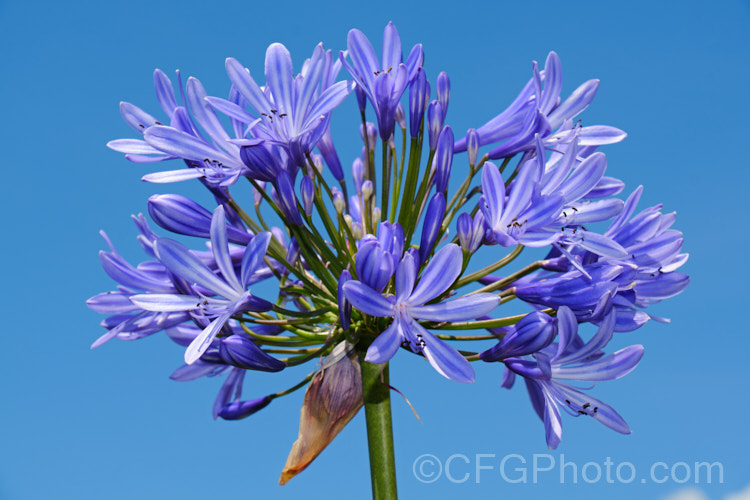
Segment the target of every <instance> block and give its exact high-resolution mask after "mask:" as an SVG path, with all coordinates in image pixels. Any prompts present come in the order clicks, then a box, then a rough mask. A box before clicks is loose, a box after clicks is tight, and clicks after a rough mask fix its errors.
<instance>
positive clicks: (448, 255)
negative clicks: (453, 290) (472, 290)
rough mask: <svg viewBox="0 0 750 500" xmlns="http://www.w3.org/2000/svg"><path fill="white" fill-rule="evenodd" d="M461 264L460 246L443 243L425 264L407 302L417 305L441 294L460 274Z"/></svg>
mask: <svg viewBox="0 0 750 500" xmlns="http://www.w3.org/2000/svg"><path fill="white" fill-rule="evenodd" d="M462 264H463V257H462V253H461V248H460V247H459V246H458V245H454V244H453V243H450V244H448V245H445V246H444V247H443V248H441V249H440V250H439V251H438V252H437V253H436V254H435V256H434V257H433V258H432V260H430V263H429V264H427V267H426V268H425V270H424V272H423V273H422V277H421V278H420V280H419V284H418V285H417V286H416V288H415V289H414V293H412V294H411V296H410V297H409V300H408V303H409V304H410V305H413V306H419V305H422V304H425V303H427V302H429V301H431V300H432V299H434V298H435V297H437V296H439V295H442V294H443V292H445V291H446V290H447V289H448V287H450V286H451V285H452V284H453V282H454V281H456V278H458V276H459V274H461V268H462Z"/></svg>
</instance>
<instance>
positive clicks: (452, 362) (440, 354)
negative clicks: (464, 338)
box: [408, 320, 475, 384]
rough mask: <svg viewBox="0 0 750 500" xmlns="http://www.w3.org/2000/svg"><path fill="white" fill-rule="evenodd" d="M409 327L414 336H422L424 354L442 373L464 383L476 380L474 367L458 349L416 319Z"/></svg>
mask: <svg viewBox="0 0 750 500" xmlns="http://www.w3.org/2000/svg"><path fill="white" fill-rule="evenodd" d="M408 328H409V329H410V330H411V333H412V335H413V336H416V335H421V336H422V340H423V342H424V345H423V346H422V351H423V353H424V356H425V358H426V359H427V361H429V363H430V364H431V365H432V367H433V368H435V370H437V372H438V373H439V374H440V375H442V376H444V377H445V378H449V379H451V380H454V381H456V382H461V383H462V384H471V383H473V382H474V378H475V375H474V369H473V368H472V367H471V364H470V363H469V362H468V361H466V358H464V357H463V356H462V355H461V354H460V353H459V352H458V351H456V350H455V349H453V348H452V347H450V346H449V345H448V344H446V343H445V342H443V341H442V340H440V339H438V338H437V337H435V336H434V335H433V334H431V333H430V332H428V331H427V330H425V329H424V328H422V326H421V325H420V324H419V323H417V322H416V321H414V320H412V321H411V322H410V324H409V326H408Z"/></svg>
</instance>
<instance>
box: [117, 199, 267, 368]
mask: <svg viewBox="0 0 750 500" xmlns="http://www.w3.org/2000/svg"><path fill="white" fill-rule="evenodd" d="M270 240H271V233H268V232H264V233H260V234H258V235H256V236H255V237H254V238H253V239H252V240H251V241H250V243H249V244H248V245H247V247H246V249H245V251H244V254H243V257H242V266H241V270H240V277H239V278H238V277H237V273H236V271H235V268H234V264H233V262H232V259H231V257H230V253H229V243H228V240H227V228H226V222H225V219H224V208H223V207H222V206H219V207H218V208H217V209H216V210H215V211H214V215H213V219H212V221H211V249H212V251H213V254H214V257H215V260H216V265H217V266H218V268H219V270H220V273H221V276H222V277H221V278H220V277H219V276H217V275H216V274H215V273H214V272H213V271H212V270H211V269H209V268H208V267H207V266H206V264H204V263H203V262H202V261H201V260H199V259H198V258H197V257H196V256H195V255H193V254H191V253H190V251H189V250H188V249H187V248H185V247H184V246H183V245H182V244H180V243H178V242H176V241H174V240H170V239H167V238H160V239H158V240H156V243H155V249H156V252H157V255H158V257H159V261H160V262H161V263H162V264H163V265H164V267H166V268H167V269H168V270H169V271H170V272H171V273H173V274H174V275H175V276H178V277H179V278H181V279H183V280H185V282H187V283H188V284H189V285H192V284H197V285H198V286H200V287H202V288H203V289H205V290H207V291H208V292H209V293H210V294H211V295H212V296H205V295H204V296H197V295H185V294H158V293H148V294H138V295H134V296H132V297H130V300H131V301H132V302H133V303H134V304H136V305H137V306H139V307H141V308H143V309H145V310H147V311H157V312H176V311H193V312H194V314H198V315H200V316H203V317H206V318H210V319H211V322H210V323H209V324H208V325H207V326H206V327H205V328H204V329H203V331H202V332H201V333H200V335H198V336H197V337H196V338H195V340H193V342H192V343H191V344H190V345H189V346H188V348H187V350H186V351H185V362H186V363H187V364H192V363H194V362H195V361H196V360H197V359H198V358H200V357H201V356H202V355H203V353H204V352H206V350H207V349H208V348H209V346H210V345H211V342H212V341H213V339H214V338H215V337H216V335H217V334H218V333H219V331H220V330H221V329H222V328H223V327H224V325H226V323H227V321H228V320H229V318H230V317H231V316H233V315H235V314H237V313H241V312H243V311H255V312H260V311H268V310H270V309H271V307H272V305H271V303H269V302H267V301H265V300H263V299H260V298H258V297H255V296H253V295H252V294H251V293H250V291H249V290H247V286H248V285H249V284H251V283H252V282H253V275H254V274H255V273H256V272H257V271H259V270H260V269H261V267H262V266H264V263H263V259H264V257H265V254H266V250H267V248H268V244H269V242H270Z"/></svg>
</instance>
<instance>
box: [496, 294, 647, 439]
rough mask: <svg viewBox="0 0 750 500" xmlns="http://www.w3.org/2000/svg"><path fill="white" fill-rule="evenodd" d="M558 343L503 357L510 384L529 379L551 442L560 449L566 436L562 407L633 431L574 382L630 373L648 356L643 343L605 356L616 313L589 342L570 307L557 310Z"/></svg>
mask: <svg viewBox="0 0 750 500" xmlns="http://www.w3.org/2000/svg"><path fill="white" fill-rule="evenodd" d="M555 321H556V323H557V342H555V343H553V344H550V345H549V346H548V347H545V348H544V349H541V350H539V351H538V352H536V353H535V354H534V356H533V359H532V358H529V357H512V358H506V359H505V360H504V361H503V362H504V363H505V366H506V367H507V368H508V371H506V375H505V379H504V381H503V386H504V387H511V386H512V385H513V381H514V379H515V375H520V376H522V377H523V378H524V381H525V382H526V388H527V389H528V391H529V397H530V398H531V403H532V405H533V407H534V410H535V411H536V412H537V414H538V415H539V418H541V419H542V420H543V421H544V427H545V431H546V436H547V445H548V446H549V447H550V448H551V449H555V448H557V445H558V444H560V440H561V439H562V422H561V418H560V408H563V409H564V410H565V411H566V412H567V413H569V414H571V415H573V416H575V417H579V416H584V415H585V416H590V417H592V418H593V419H594V420H597V421H598V422H600V423H601V424H603V425H605V426H607V427H609V428H610V429H612V430H614V431H617V432H619V433H622V434H630V428H629V427H628V425H627V423H625V420H623V418H622V417H621V416H620V415H619V414H618V413H617V412H616V411H615V410H614V409H613V408H612V407H611V406H609V405H607V404H606V403H603V402H602V401H600V400H598V399H596V398H593V397H591V396H589V395H588V394H586V393H584V391H585V390H586V389H582V388H580V387H577V386H574V385H572V384H571V383H569V381H574V382H575V381H578V382H599V381H604V380H614V379H618V378H620V377H624V376H625V375H627V374H628V373H630V372H631V371H632V370H633V369H634V368H635V367H636V365H637V364H638V362H639V361H640V359H641V357H642V356H643V346H641V345H633V346H630V347H626V348H625V349H621V350H619V351H617V352H615V353H613V354H610V355H608V356H604V353H603V352H602V349H603V348H604V347H605V346H606V345H607V343H608V342H609V340H610V339H611V338H612V334H613V332H614V326H615V314H614V313H610V314H609V315H607V317H606V318H605V319H604V320H603V321H602V323H601V325H600V326H599V330H598V331H597V333H596V334H595V335H594V336H593V337H592V338H591V340H589V341H588V342H585V343H584V342H583V341H581V339H580V337H579V335H578V323H577V321H576V317H575V315H574V314H573V312H572V311H570V309H568V308H567V307H565V306H562V307H561V308H560V309H558V311H557V319H556V320H555ZM492 354H496V353H493V352H492V350H490V351H487V352H485V353H482V358H483V359H485V358H486V359H485V360H486V361H491V360H494V359H493V355H492Z"/></svg>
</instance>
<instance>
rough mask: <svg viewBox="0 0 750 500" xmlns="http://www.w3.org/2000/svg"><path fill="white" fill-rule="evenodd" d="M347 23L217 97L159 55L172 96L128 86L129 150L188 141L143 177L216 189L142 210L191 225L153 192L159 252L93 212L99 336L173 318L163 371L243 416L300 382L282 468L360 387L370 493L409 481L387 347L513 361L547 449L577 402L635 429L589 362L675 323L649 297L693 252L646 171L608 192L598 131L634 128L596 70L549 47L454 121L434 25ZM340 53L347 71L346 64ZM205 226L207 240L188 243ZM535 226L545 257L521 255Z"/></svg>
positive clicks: (156, 327)
mask: <svg viewBox="0 0 750 500" xmlns="http://www.w3.org/2000/svg"><path fill="white" fill-rule="evenodd" d="M342 42H344V40H342ZM345 42H346V49H347V50H346V51H339V52H335V51H331V50H326V49H324V47H323V45H322V44H319V45H317V46H316V47H315V48H314V49H313V51H312V55H311V56H310V57H309V58H308V59H306V60H305V61H304V63H303V64H302V66H301V68H300V70H299V73H295V71H294V65H293V61H292V55H291V54H290V52H289V51H288V50H287V49H286V47H284V45H282V44H280V43H274V44H272V45H271V46H270V47H268V49H267V51H266V57H265V65H264V66H263V68H261V69H258V68H255V67H252V68H250V69H247V68H245V67H244V66H243V65H242V64H241V63H240V62H239V61H238V60H236V59H233V58H228V59H227V60H226V65H225V66H226V71H227V75H228V79H229V85H228V91H227V92H226V93H225V94H224V97H217V96H213V95H209V93H208V92H207V90H206V89H205V88H204V87H203V85H202V84H201V83H200V81H198V80H197V79H195V78H192V77H191V78H188V79H187V81H186V82H185V84H184V85H183V81H182V78H181V76H180V74H179V72H178V73H177V86H178V88H179V99H178V97H177V95H178V94H176V93H175V91H174V87H173V84H172V82H171V81H170V79H169V78H168V77H167V76H166V74H165V73H163V72H162V71H160V70H156V71H155V73H154V87H155V90H156V95H157V99H158V102H159V105H160V107H161V116H163V117H166V118H162V119H158V118H156V117H155V116H153V115H151V114H149V113H148V112H146V111H144V110H142V109H140V108H138V107H137V106H135V105H133V104H130V103H122V104H121V106H120V113H121V115H122V117H123V119H124V120H125V122H126V123H127V124H128V125H130V126H131V128H133V129H134V130H135V131H136V133H137V136H136V138H134V139H133V138H126V139H117V140H113V141H111V142H110V143H109V144H108V145H109V147H110V148H112V149H114V150H116V151H119V152H122V153H125V156H126V158H127V159H128V160H130V161H132V162H135V163H138V164H146V165H149V164H152V163H157V162H164V161H172V160H176V161H177V162H178V163H179V165H177V166H176V167H173V168H167V169H164V170H161V171H157V172H153V171H152V172H146V173H145V174H144V175H143V180H144V181H147V182H152V183H171V182H176V181H190V180H197V181H198V182H200V183H201V184H202V185H203V186H205V187H206V189H208V191H209V193H210V198H209V199H211V200H212V202H210V203H206V202H205V201H203V202H201V203H198V202H197V201H194V200H193V199H191V198H188V197H185V196H183V195H180V194H173V193H160V194H154V195H153V196H151V197H150V198H149V200H148V205H147V207H148V213H149V215H150V216H151V219H152V220H153V221H154V222H155V223H156V224H157V225H158V226H159V227H160V228H161V229H163V230H165V231H168V232H169V233H172V234H176V235H180V236H179V237H180V238H183V240H187V239H189V240H190V242H189V244H184V243H183V242H179V241H176V240H175V239H172V238H170V237H164V236H160V235H158V234H156V233H155V232H154V231H152V229H151V228H150V227H149V225H148V223H147V221H146V218H145V217H143V216H142V215H139V216H138V217H136V218H135V222H136V226H137V228H138V231H139V234H138V242H139V244H140V246H141V248H142V250H143V251H144V252H145V253H146V255H147V259H146V260H144V261H143V262H141V263H140V264H138V265H136V266H134V265H131V264H130V263H129V262H128V261H126V260H125V259H124V258H123V257H122V256H121V255H120V254H119V253H118V252H117V251H116V250H115V248H114V246H113V245H112V243H111V242H110V240H109V239H108V238H107V236H106V235H104V233H102V235H103V236H104V238H105V241H106V243H107V245H108V246H109V248H110V250H109V251H103V252H101V253H100V259H101V263H102V266H103V268H104V270H105V272H106V273H107V274H108V275H109V276H110V277H111V278H112V279H114V280H115V282H116V283H117V285H116V289H115V290H113V291H110V292H106V293H101V294H98V295H96V296H94V297H92V298H91V299H89V301H88V305H89V307H91V308H92V309H93V310H95V311H97V312H100V313H103V314H106V315H107V317H106V319H104V320H103V321H102V326H103V327H104V328H105V330H106V331H105V333H104V334H103V335H102V336H101V337H99V339H98V340H96V341H95V342H94V344H93V346H92V347H98V346H101V345H102V344H104V343H106V342H108V341H109V340H111V339H115V338H117V339H120V340H135V339H140V338H143V337H146V336H150V335H154V334H157V333H159V332H162V331H164V332H165V334H166V335H167V336H168V337H169V338H170V339H171V340H172V341H174V342H175V343H176V344H178V345H179V346H181V347H183V348H185V352H184V364H181V365H180V366H179V367H178V368H177V369H176V370H175V371H174V372H173V373H172V376H171V378H172V379H174V380H177V381H190V380H195V379H198V378H201V377H218V376H220V375H221V376H225V377H226V378H225V380H224V382H223V384H222V385H221V387H220V389H219V392H218V395H217V397H216V400H215V402H214V405H213V408H212V414H213V416H214V418H218V417H221V418H223V419H225V420H240V419H244V418H246V417H249V416H251V415H253V414H254V413H256V412H258V411H260V410H261V409H263V408H265V407H267V406H268V405H269V404H270V403H271V402H272V401H273V400H274V399H276V398H279V397H282V396H286V395H289V394H291V393H294V392H295V391H297V390H298V389H301V388H303V387H306V388H307V390H306V395H305V401H304V404H303V409H302V414H301V417H302V418H301V423H300V433H299V439H298V441H297V443H295V445H294V446H293V448H292V452H291V453H290V456H289V459H288V461H287V466H286V467H285V469H284V472H283V474H282V482H286V481H288V480H289V479H290V478H291V477H293V476H294V475H296V474H297V473H299V472H300V471H302V470H303V469H304V468H305V467H307V466H308V465H309V464H310V463H311V462H312V460H313V459H314V458H315V457H316V456H317V455H318V454H319V453H320V452H321V451H322V450H323V449H324V448H325V447H326V446H327V445H328V443H330V442H331V441H332V440H333V439H334V437H335V436H336V434H338V432H340V431H341V429H343V427H344V426H345V425H346V424H347V423H348V422H349V421H350V420H351V419H352V418H353V417H354V415H355V414H356V413H357V412H358V410H359V408H360V407H361V406H363V405H364V407H365V410H366V411H365V416H366V420H367V428H368V437H369V438H370V439H369V444H370V460H371V465H372V468H371V470H372V471H373V491H374V492H375V496H376V497H377V498H395V494H396V490H395V465H394V458H393V456H394V454H393V438H392V434H391V417H390V399H389V395H390V390H391V389H394V390H397V389H396V388H395V387H393V386H391V385H390V384H391V382H390V380H389V365H390V364H391V363H392V362H393V363H395V362H398V363H401V362H404V361H406V359H407V358H409V357H410V356H409V355H412V356H411V358H412V359H419V358H423V359H424V360H426V361H427V362H428V363H429V364H430V365H431V366H432V367H433V368H434V369H435V371H436V372H438V374H440V375H442V376H443V377H445V378H447V379H450V380H452V381H456V382H462V383H471V382H474V380H475V377H476V374H475V372H474V369H473V368H472V365H471V363H472V362H477V361H484V362H488V363H502V364H503V365H504V367H505V374H504V377H503V382H502V385H503V386H504V387H511V386H512V385H513V383H514V381H515V379H516V378H517V377H519V376H520V377H521V378H523V380H524V383H525V385H526V388H527V390H528V393H529V397H530V399H531V406H532V408H533V409H534V411H535V412H536V413H537V415H538V416H539V417H540V418H541V419H542V420H543V422H544V427H545V434H546V441H547V445H548V446H549V447H550V448H556V447H557V446H558V445H559V443H560V440H561V439H562V417H561V414H562V412H566V413H568V414H570V415H572V416H575V417H579V416H588V417H591V418H593V419H594V420H597V421H598V422H600V423H602V424H603V425H605V426H607V427H609V428H611V429H613V430H615V431H617V432H619V433H622V434H628V433H629V432H630V429H629V427H628V425H627V424H626V423H625V421H624V420H623V418H622V417H621V416H620V415H619V414H618V413H617V412H616V411H615V410H614V409H613V408H612V407H610V406H609V405H607V404H606V403H604V402H602V401H600V400H599V399H596V398H594V397H592V396H591V395H590V393H592V392H593V386H591V387H587V386H585V385H584V386H582V385H580V384H581V383H589V384H590V383H597V382H601V381H609V380H614V379H619V378H621V377H624V376H625V375H627V374H628V373H630V372H631V371H632V370H633V369H635V367H636V366H637V364H638V362H639V361H640V359H641V357H642V356H643V352H644V347H643V346H641V345H631V346H630V347H626V348H624V349H620V350H617V351H615V352H612V350H611V348H610V345H609V343H610V341H611V340H612V339H613V338H614V337H616V336H617V335H619V333H618V332H623V331H628V332H630V331H634V330H637V329H639V328H641V327H643V326H644V325H645V324H646V323H648V322H649V320H652V319H653V320H656V321H658V322H662V323H664V322H668V320H665V319H663V318H661V317H659V316H656V315H654V314H652V311H651V308H656V307H663V306H660V305H657V304H658V303H659V302H661V301H663V300H665V299H668V298H670V297H673V296H675V295H677V294H679V293H681V292H682V291H683V290H684V289H685V288H686V287H687V285H688V283H689V278H688V276H687V275H686V274H683V273H682V272H679V271H678V269H679V270H680V271H681V268H682V266H683V265H684V264H685V263H686V261H687V259H688V255H687V254H686V253H684V252H683V251H682V244H683V235H682V233H680V232H679V231H677V230H676V229H673V228H672V226H673V225H674V223H675V220H676V216H675V214H674V213H663V212H662V206H661V205H657V206H654V207H650V208H646V209H643V210H641V211H640V212H636V206H637V204H638V202H639V200H640V197H641V192H642V188H641V187H638V188H637V189H635V190H634V191H633V192H632V194H631V195H630V196H629V197H628V198H627V199H625V200H623V199H620V198H618V197H617V196H618V195H619V193H621V192H622V191H623V190H624V189H625V183H624V182H623V181H621V180H619V179H617V178H616V177H613V176H612V172H613V171H617V169H618V168H621V167H620V166H619V165H614V164H612V165H608V162H607V157H606V155H605V153H604V152H602V151H600V150H599V149H600V147H602V146H606V145H610V144H614V143H618V142H620V141H622V140H623V139H624V138H625V137H626V134H625V132H623V131H621V130H619V129H618V128H615V127H612V126H609V125H585V126H584V125H582V122H581V120H582V118H581V116H582V113H583V112H584V111H585V110H586V108H588V107H589V106H590V105H591V104H592V102H593V99H594V97H595V95H596V92H597V90H598V84H599V82H598V80H589V81H587V82H584V83H583V84H581V85H580V86H579V87H578V88H577V89H576V90H574V91H573V93H572V94H570V95H569V96H568V97H564V95H563V94H561V91H562V64H561V61H560V59H559V57H558V56H557V54H555V53H554V52H550V53H549V55H548V57H547V59H546V62H545V64H544V67H543V69H542V68H540V67H539V65H538V64H537V63H536V62H534V63H533V64H532V68H531V69H532V72H531V73H532V74H531V78H530V80H529V81H528V83H527V84H526V86H525V87H524V88H523V89H522V90H521V92H520V93H519V94H518V96H517V97H516V99H515V100H514V101H513V102H512V103H511V105H510V106H509V107H508V108H507V109H505V110H504V111H500V112H499V113H498V114H497V115H496V116H495V117H494V118H493V119H491V120H490V121H488V122H487V123H484V124H481V123H477V124H475V126H474V128H471V129H469V130H468V131H467V132H466V134H465V137H464V138H463V139H459V140H458V141H456V140H455V135H454V128H453V127H451V126H450V125H449V124H448V123H447V119H448V115H447V111H448V107H449V103H450V96H451V92H456V90H458V89H452V88H451V82H450V79H449V77H448V75H447V73H444V72H443V73H440V74H438V75H437V76H435V75H432V79H431V75H429V74H428V72H427V71H426V70H425V68H424V67H423V61H424V52H423V49H422V46H421V45H420V44H417V45H415V46H414V47H413V48H412V49H411V51H410V52H409V53H408V55H407V56H406V59H404V53H403V52H402V47H401V38H400V36H399V34H398V32H397V30H396V27H395V26H394V25H393V23H389V24H388V25H387V26H386V27H385V30H384V33H383V43H382V49H381V52H380V57H378V55H377V54H376V51H375V49H374V48H373V45H372V44H371V43H370V41H369V40H368V38H367V37H366V36H365V34H364V33H362V32H361V31H359V30H356V29H353V30H351V31H350V32H349V34H348V36H347V38H346V40H345ZM334 54H338V57H336V56H335V55H334ZM342 68H343V69H344V70H345V73H344V74H346V73H348V75H349V77H351V79H352V81H347V80H341V81H337V80H338V78H339V73H340V72H341V69H342ZM261 72H262V75H263V76H264V77H265V83H264V84H262V85H261V84H260V83H258V82H257V81H256V78H257V76H258V74H260V73H261ZM352 91H354V97H352V99H356V104H357V108H358V111H359V116H356V117H355V123H352V124H351V127H352V130H351V133H350V136H351V137H357V136H359V137H360V138H361V144H360V145H359V146H358V147H357V149H356V151H358V152H360V153H359V154H357V155H355V157H354V158H350V159H349V160H348V161H347V162H344V164H350V165H351V177H349V176H348V175H345V172H344V168H343V167H342V161H341V159H340V158H339V155H338V153H337V150H336V147H335V146H334V139H338V136H339V134H340V133H341V132H340V131H339V129H337V128H332V127H331V124H332V121H333V116H334V111H335V110H336V108H338V107H339V106H340V105H341V104H342V103H343V102H344V101H345V100H346V99H347V98H349V94H350V93H352ZM431 92H433V98H432V100H431ZM368 102H369V103H370V104H369V105H368V104H367V103H368ZM451 106H453V105H451ZM452 109H453V108H452ZM372 112H374V115H372ZM340 114H341V112H337V113H336V116H337V118H336V119H337V120H338V119H339V118H338V116H339V115H340ZM368 114H369V115H371V116H369V117H368ZM372 116H374V118H372ZM574 119H575V120H577V121H576V122H574ZM407 120H408V124H407ZM456 135H458V134H456ZM458 136H459V137H460V136H461V135H458ZM378 143H379V144H378ZM341 151H343V149H342V150H341ZM464 152H465V153H466V155H463V154H462V153H464ZM490 160H495V162H493V161H490ZM605 173H606V174H607V175H605ZM349 178H351V179H352V180H353V183H352V184H348V183H347V180H348V179H349ZM240 181H242V182H240ZM454 235H455V236H454ZM196 240H198V241H199V242H202V243H203V244H205V245H207V247H208V248H207V249H202V250H196V249H192V243H194V242H195V241H196ZM527 247H528V248H534V249H539V250H535V251H534V252H537V253H538V256H540V257H542V258H538V259H537V260H533V261H527V262H525V263H521V259H519V257H520V256H521V255H528V254H529V253H533V252H532V251H526V252H525V253H524V249H525V248H527ZM539 252H541V253H539ZM509 302H513V306H514V307H515V309H511V308H510V306H506V304H508V303H509ZM646 309H648V311H649V312H648V313H647V312H646ZM519 310H520V311H522V313H521V314H518V311H519ZM511 311H513V314H511ZM587 324H591V325H593V327H589V326H587ZM652 326H656V325H653V324H652ZM589 328H594V329H595V333H594V334H593V336H591V337H590V338H588V340H585V337H584V336H585V335H587V334H586V333H585V332H586V331H587V330H588V329H589ZM461 331H463V333H464V334H459V333H461ZM454 342H460V343H461V344H460V348H459V347H456V345H457V344H455V343H454ZM477 343H479V345H480V347H479V348H475V347H473V346H476V345H478V344H477ZM493 344H494V345H493ZM399 350H401V351H403V353H405V354H402V355H401V356H403V358H402V357H400V356H399V357H398V358H396V357H394V356H395V354H396V352H397V351H399ZM318 361H320V362H321V363H320V364H318ZM303 364H312V365H313V366H314V368H312V369H311V370H309V371H308V372H307V375H305V376H303V377H302V378H301V380H300V381H299V382H298V383H296V384H294V385H292V386H291V387H287V388H282V389H280V390H279V391H278V392H275V393H271V394H266V395H263V394H255V395H252V396H250V397H249V398H245V396H243V382H244V380H245V378H246V377H247V376H248V371H264V372H279V371H282V370H284V371H287V372H290V371H291V370H293V369H294V367H296V366H299V365H303ZM251 376H252V375H251ZM393 384H394V385H395V386H398V385H399V381H394V382H393ZM254 387H255V386H254ZM599 390H600V388H599V387H597V392H598V391H599ZM243 398H244V399H243ZM561 410H562V412H561Z"/></svg>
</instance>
